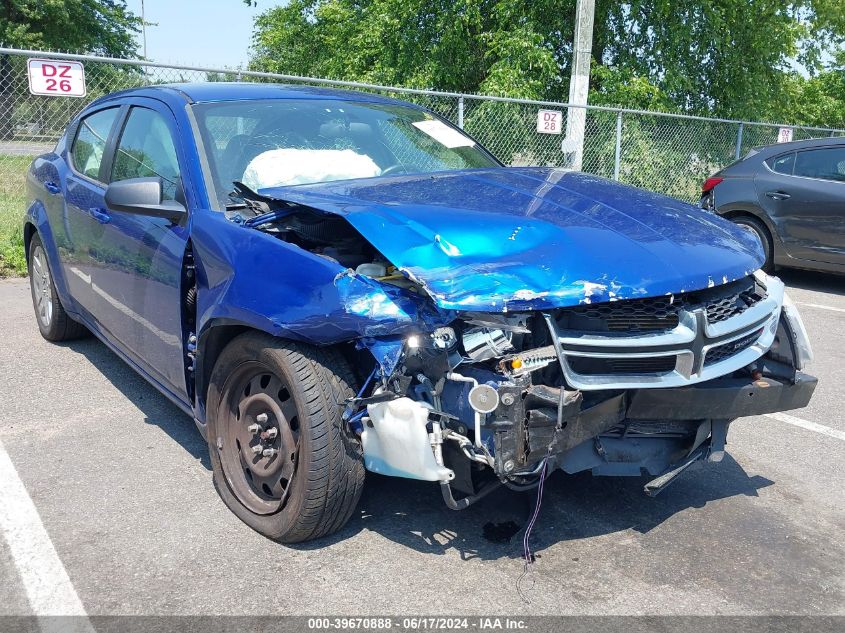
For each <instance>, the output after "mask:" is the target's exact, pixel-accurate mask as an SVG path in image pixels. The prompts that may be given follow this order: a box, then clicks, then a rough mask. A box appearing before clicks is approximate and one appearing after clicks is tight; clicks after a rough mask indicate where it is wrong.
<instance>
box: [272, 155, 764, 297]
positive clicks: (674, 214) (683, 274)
mask: <svg viewBox="0 0 845 633" xmlns="http://www.w3.org/2000/svg"><path fill="white" fill-rule="evenodd" d="M261 193H262V194H263V195H265V196H268V197H272V198H277V199H279V200H284V201H288V202H293V203H297V204H301V205H305V206H308V207H310V208H314V209H318V210H321V211H323V212H329V213H335V214H339V215H343V216H345V217H346V219H347V221H348V222H349V223H350V224H351V225H352V226H353V227H355V229H357V230H358V231H359V232H360V233H361V235H363V236H364V237H365V238H366V239H367V240H368V241H369V242H370V243H372V245H373V246H375V247H376V248H377V249H378V250H379V251H380V252H381V253H383V254H384V256H385V257H387V258H388V260H390V262H392V263H393V264H394V265H395V266H397V267H398V268H399V269H400V270H401V271H402V272H403V273H404V274H405V275H406V276H407V277H409V278H410V279H413V280H414V281H416V282H417V283H419V284H420V285H421V286H422V287H423V288H424V289H425V290H426V291H427V292H428V293H429V294H430V295H431V296H432V297H433V299H434V301H435V302H436V304H437V305H438V306H439V307H440V308H443V309H451V310H475V311H487V312H494V311H497V312H501V311H518V310H536V309H544V308H549V307H564V306H572V305H578V304H584V303H598V302H606V301H613V300H621V299H630V298H636V297H647V296H660V295H666V294H674V293H680V292H684V291H688V290H694V289H700V288H706V287H708V286H709V285H712V284H714V283H716V281H714V280H717V281H718V282H720V283H726V282H728V281H733V280H735V279H739V278H741V277H743V276H746V275H748V274H750V273H751V272H753V271H754V270H756V269H757V268H759V267H760V265H761V264H762V261H763V259H762V258H763V254H762V251H761V249H760V245H759V244H758V243H757V241H756V240H755V238H754V237H753V236H752V235H750V234H748V233H747V232H746V231H743V230H742V229H740V228H738V227H736V226H734V225H732V224H731V223H730V222H727V221H723V220H722V219H721V218H718V217H714V216H713V215H712V214H709V213H705V212H703V211H701V210H699V209H697V208H696V207H693V206H692V205H689V204H686V203H683V202H680V201H676V200H672V199H671V198H667V197H665V196H660V195H657V194H653V193H650V192H647V191H643V190H640V189H634V188H631V187H628V186H624V185H620V184H618V183H614V182H612V181H608V180H605V179H601V178H598V177H596V176H590V175H586V174H581V173H574V172H566V171H562V170H556V169H551V168H524V169H475V170H463V171H453V172H442V173H438V174H434V175H432V174H424V175H418V176H397V177H391V178H378V179H360V180H349V181H341V182H332V183H322V184H316V185H301V186H292V187H279V188H273V189H264V190H262V191H261Z"/></svg>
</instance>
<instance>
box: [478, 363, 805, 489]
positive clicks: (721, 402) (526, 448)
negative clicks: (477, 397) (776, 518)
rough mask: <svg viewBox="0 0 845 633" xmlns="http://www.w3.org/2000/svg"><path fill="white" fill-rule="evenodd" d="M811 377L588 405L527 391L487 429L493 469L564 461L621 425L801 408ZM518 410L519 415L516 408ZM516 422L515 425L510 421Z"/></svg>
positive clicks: (577, 396) (642, 392) (726, 381)
mask: <svg viewBox="0 0 845 633" xmlns="http://www.w3.org/2000/svg"><path fill="white" fill-rule="evenodd" d="M816 383H817V380H816V378H815V377H813V376H810V375H808V374H804V373H801V372H796V373H795V380H794V382H787V381H781V380H777V379H775V378H769V377H765V378H761V379H759V380H751V379H750V378H749V379H742V378H730V377H725V378H719V379H716V380H711V381H709V382H707V383H700V384H696V385H690V386H686V387H678V388H674V389H638V390H629V391H623V392H620V393H617V394H616V395H610V396H608V397H605V398H603V399H596V398H595V397H594V396H595V395H598V394H591V400H589V401H587V400H585V399H584V396H583V394H582V393H580V392H567V391H562V390H560V389H554V388H551V387H545V386H534V387H529V388H528V389H527V390H526V391H525V393H524V397H515V398H512V399H511V398H507V399H505V400H506V401H512V402H513V404H512V405H510V406H505V405H504V404H500V405H499V407H498V408H497V409H496V411H495V412H494V421H493V422H492V424H491V425H490V426H489V427H488V428H490V429H491V430H492V431H493V435H494V443H495V459H496V465H495V467H496V470H497V472H499V473H501V474H510V473H513V472H519V471H523V470H525V469H526V468H528V467H529V466H531V465H533V464H536V463H537V462H539V461H540V460H542V459H543V458H545V457H549V456H555V455H562V454H563V453H566V452H567V451H569V450H570V449H572V448H574V447H576V446H578V445H579V444H582V443H584V442H586V441H588V440H591V439H593V438H596V437H599V436H601V435H602V434H603V433H607V432H608V431H610V430H611V429H614V428H615V427H618V426H619V425H622V424H623V423H626V422H635V421H638V420H641V421H660V420H669V421H700V420H719V421H730V420H733V419H735V418H738V417H746V416H754V415H763V414H766V413H774V412H777V411H788V410H791V409H800V408H802V407H805V406H807V404H808V403H809V401H810V398H811V397H812V395H813V391H814V390H815V388H816ZM520 409H521V410H520ZM514 420H516V422H514Z"/></svg>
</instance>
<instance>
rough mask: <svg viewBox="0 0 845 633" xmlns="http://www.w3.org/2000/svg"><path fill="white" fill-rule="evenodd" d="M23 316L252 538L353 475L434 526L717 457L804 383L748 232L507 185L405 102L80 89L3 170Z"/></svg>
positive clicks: (252, 88)
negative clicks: (100, 351) (413, 490)
mask: <svg viewBox="0 0 845 633" xmlns="http://www.w3.org/2000/svg"><path fill="white" fill-rule="evenodd" d="M27 188H28V196H29V200H28V209H27V213H26V218H25V224H24V237H25V244H26V252H27V261H28V265H29V274H30V280H31V287H32V299H33V305H34V308H35V313H36V319H37V322H38V326H39V328H40V330H41V333H42V334H43V336H44V337H45V338H46V339H48V340H51V341H62V340H67V339H70V338H73V337H77V336H81V335H85V334H87V333H93V334H94V335H96V336H97V337H98V338H100V339H101V340H102V341H103V342H104V343H105V344H106V345H108V346H109V347H110V348H111V349H113V350H114V351H115V353H117V354H118V355H119V356H120V357H121V358H122V359H124V360H125V361H126V362H127V363H128V364H129V365H131V366H132V368H133V369H135V370H136V371H137V372H138V373H139V374H140V375H141V376H143V377H144V378H145V379H146V380H148V381H149V382H150V383H152V384H153V385H154V386H155V387H156V388H157V389H158V390H159V391H161V392H162V393H163V394H164V395H165V396H167V397H168V398H170V399H171V400H172V401H173V402H174V403H176V404H177V405H178V406H179V407H180V408H181V409H182V410H184V411H185V413H187V414H188V415H190V416H192V418H193V419H194V420H195V422H196V425H197V427H198V428H199V430H200V432H201V433H202V434H203V436H204V437H205V438H206V439H207V441H208V447H209V452H210V456H211V464H212V467H213V480H214V484H215V486H216V488H217V490H218V492H219V494H220V497H221V498H222V500H223V501H224V502H225V504H226V505H227V506H228V507H229V508H230V509H231V510H232V511H233V512H234V513H235V514H236V515H237V516H238V517H240V518H241V519H242V520H243V521H244V522H245V523H246V524H248V525H249V526H250V527H252V528H254V529H255V530H257V531H258V532H260V533H261V534H264V535H266V536H268V537H270V538H272V539H276V540H278V541H281V542H286V543H290V542H298V541H304V540H309V539H315V538H319V537H322V536H325V535H327V534H330V533H332V532H335V531H337V530H338V529H340V528H341V527H342V526H343V525H344V524H345V522H346V521H347V520H348V519H349V517H350V516H351V515H352V513H353V511H354V509H355V506H356V503H357V501H358V499H359V496H360V494H361V489H362V486H363V485H364V476H365V471H367V470H369V471H371V472H375V473H380V474H382V475H388V476H396V477H406V478H412V479H419V480H426V481H431V482H433V485H437V486H439V487H440V488H441V490H442V495H443V499H444V501H445V503H446V505H447V506H448V507H449V508H452V509H456V510H457V509H463V508H466V507H468V506H470V505H472V504H473V503H474V502H476V501H477V500H479V499H481V498H482V497H484V496H485V495H486V494H488V493H489V492H490V491H491V490H494V489H495V488H497V487H499V486H503V485H504V486H508V487H511V488H514V489H517V490H526V489H530V488H532V487H534V486H537V485H538V484H539V482H540V481H541V478H542V477H544V476H547V475H548V474H549V473H550V472H552V471H553V470H555V469H561V470H563V471H565V472H567V473H575V472H580V471H591V472H592V473H593V474H595V475H613V476H623V475H634V476H641V475H642V474H643V473H647V474H649V475H651V478H650V479H649V480H648V483H646V484H645V493H646V494H648V495H655V494H657V493H659V492H660V491H662V490H663V489H664V488H665V487H666V486H667V485H668V484H669V483H671V482H672V481H673V480H674V479H675V478H676V477H677V476H678V475H679V474H680V473H681V472H682V471H684V469H686V468H687V467H688V466H689V465H690V464H692V463H694V462H695V461H696V460H709V461H711V462H718V461H719V460H720V459H721V458H722V457H723V455H724V450H725V440H726V436H727V433H728V428H729V425H730V423H731V422H732V421H733V420H734V419H736V418H738V417H741V416H749V415H758V414H763V413H769V412H775V411H783V410H789V409H796V408H800V407H803V406H805V405H806V404H807V403H808V401H809V399H810V397H811V395H812V393H813V390H814V388H815V385H816V379H815V378H813V377H812V376H810V375H807V374H806V373H803V371H802V370H803V369H804V368H805V364H806V363H807V362H808V360H809V359H810V357H811V351H810V345H809V342H808V340H807V335H806V332H805V330H804V327H803V325H802V323H801V319H800V317H799V315H798V313H797V311H796V309H795V307H794V305H793V304H792V303H790V301H789V300H788V298H787V296H786V295H785V294H784V285H783V283H781V281H779V280H778V279H777V278H775V277H771V276H768V275H766V274H764V273H763V272H762V271H760V267H761V265H762V264H763V253H762V250H761V248H760V244H759V243H758V242H757V241H756V240H755V238H754V236H753V235H751V234H750V233H748V232H747V231H744V230H742V229H740V228H737V227H735V226H733V225H732V224H731V223H730V222H727V221H725V220H722V219H720V218H718V217H714V216H713V215H712V214H708V213H705V212H703V211H700V210H698V209H696V208H694V207H693V206H691V205H688V204H684V203H681V202H678V201H676V200H673V199H670V198H667V197H664V196H660V195H656V194H652V193H649V192H646V191H643V190H639V189H635V188H632V187H628V186H625V185H622V184H619V183H616V182H612V181H609V180H606V179H603V178H599V177H596V176H591V175H587V174H583V173H574V172H568V171H565V170H560V169H553V168H546V167H536V168H508V167H504V166H502V165H501V164H500V163H499V162H498V161H497V160H496V158H494V157H493V156H492V155H491V154H490V153H489V152H488V151H486V150H485V149H484V148H483V147H481V146H480V145H479V144H478V143H477V142H476V141H474V140H473V139H472V138H470V137H469V136H467V135H466V134H465V133H464V132H463V131H462V130H460V129H457V128H456V127H454V126H452V125H451V124H450V123H448V122H447V121H444V120H442V119H440V118H439V117H437V116H436V115H434V114H433V113H431V112H429V111H427V110H425V109H424V108H421V107H418V106H416V105H412V104H409V103H404V102H401V101H396V100H392V99H386V98H382V97H380V96H376V95H371V94H364V93H354V92H342V91H333V90H324V89H315V88H308V87H290V86H278V85H266V84H263V85H260V84H234V83H221V84H184V85H169V86H150V87H144V88H138V89H133V90H129V91H125V92H120V93H116V94H112V95H108V96H106V97H103V98H100V99H97V100H96V101H94V102H93V103H91V104H90V105H88V106H87V107H86V108H85V109H84V110H83V111H82V112H81V113H80V114H79V116H77V117H76V118H75V119H74V120H73V122H72V123H71V124H70V125H69V126H68V128H67V130H66V132H65V134H64V136H63V137H62V138H61V140H60V141H59V142H58V145H57V146H56V148H55V149H54V150H53V151H52V152H49V153H47V154H44V155H42V156H39V157H38V158H36V159H35V161H34V162H33V163H32V166H31V168H30V170H29V172H28V176H27Z"/></svg>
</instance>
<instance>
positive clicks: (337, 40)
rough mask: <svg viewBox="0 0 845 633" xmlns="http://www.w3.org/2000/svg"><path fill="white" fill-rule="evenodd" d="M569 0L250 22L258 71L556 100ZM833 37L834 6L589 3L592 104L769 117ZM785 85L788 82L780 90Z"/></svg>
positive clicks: (299, 0) (336, 0)
mask: <svg viewBox="0 0 845 633" xmlns="http://www.w3.org/2000/svg"><path fill="white" fill-rule="evenodd" d="M574 7H575V0H291V2H289V3H288V4H287V5H286V6H282V7H275V8H272V9H269V10H268V11H266V12H264V13H263V14H262V15H260V16H259V18H258V19H257V20H256V30H255V37H254V48H255V55H254V58H253V60H252V64H251V66H252V67H253V68H255V69H259V70H268V71H275V72H283V73H291V74H303V75H314V76H321V77H332V78H342V79H353V80H361V81H372V82H379V83H387V84H398V85H404V86H414V87H427V88H437V89H442V90H453V91H463V92H483V93H488V94H507V95H509V96H515V97H535V98H543V99H557V100H559V99H565V98H566V96H567V94H568V84H569V65H570V60H571V56H572V44H571V42H572V36H573V26H572V25H573V21H574ZM843 41H845V3H843V2H842V1H841V0H792V1H791V2H785V1H784V0H695V1H693V0H630V1H629V2H624V3H620V2H617V1H616V0H597V3H596V26H595V32H594V43H593V58H594V60H595V65H594V72H593V77H592V83H591V89H592V95H591V98H592V99H593V101H594V102H598V103H604V104H614V105H623V106H635V107H650V108H651V107H656V108H661V109H670V110H675V111H683V112H690V113H698V114H709V115H717V116H730V117H741V118H756V119H759V118H768V117H771V116H773V114H775V113H778V112H779V111H781V110H782V105H781V101H782V99H781V96H782V94H783V92H784V90H786V89H787V88H788V87H789V86H790V83H791V82H794V81H795V73H794V72H792V71H791V68H792V65H793V63H794V62H795V61H797V62H799V63H801V64H802V65H803V66H804V67H805V68H806V69H807V70H808V71H809V72H810V73H811V74H813V75H814V74H816V73H817V72H819V71H821V70H822V63H821V60H822V59H823V58H824V53H825V52H826V51H830V50H833V49H834V48H835V47H836V46H838V45H841V44H842V43H843ZM793 89H794V86H793Z"/></svg>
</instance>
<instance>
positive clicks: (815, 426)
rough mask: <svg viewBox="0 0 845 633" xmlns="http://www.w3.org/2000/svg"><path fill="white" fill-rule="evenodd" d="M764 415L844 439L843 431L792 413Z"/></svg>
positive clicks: (844, 432) (844, 433)
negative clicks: (803, 418)
mask: <svg viewBox="0 0 845 633" xmlns="http://www.w3.org/2000/svg"><path fill="white" fill-rule="evenodd" d="M766 417H769V418H774V419H775V420H778V421H780V422H785V423H786V424H792V425H793V426H800V427H801V428H802V429H807V430H808V431H815V432H816V433H821V434H822V435H829V436H830V437H835V438H836V439H838V440H845V431H838V430H836V429H832V428H830V427H829V426H825V425H824V424H816V423H815V422H810V421H808V420H802V419H801V418H796V417H795V416H794V415H789V414H788V413H767V414H766Z"/></svg>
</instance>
